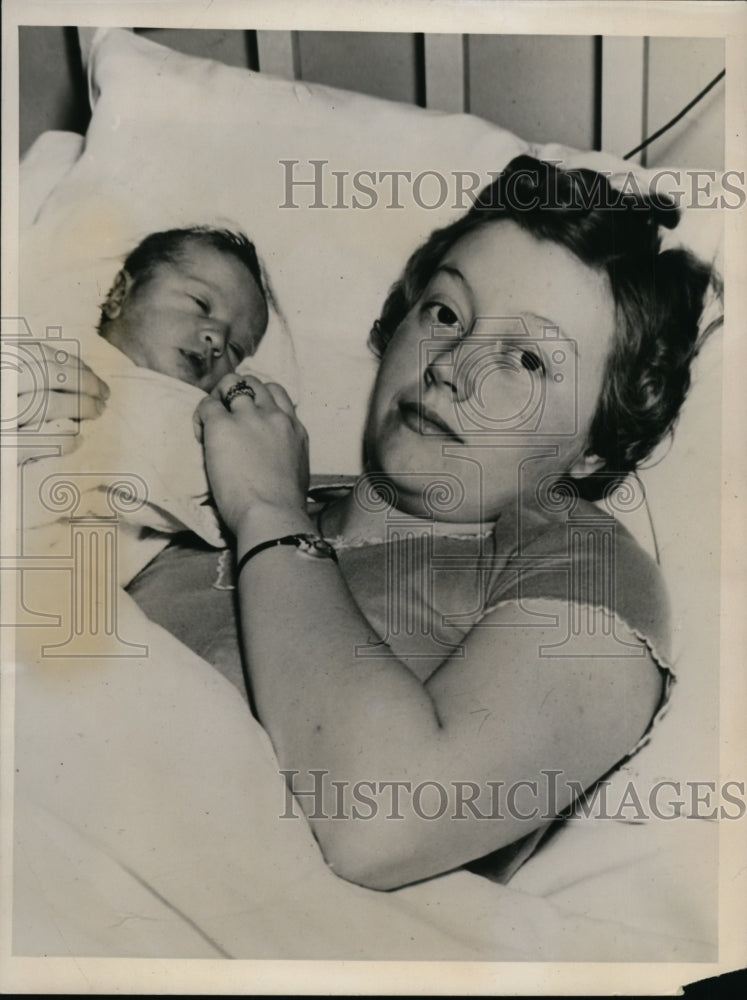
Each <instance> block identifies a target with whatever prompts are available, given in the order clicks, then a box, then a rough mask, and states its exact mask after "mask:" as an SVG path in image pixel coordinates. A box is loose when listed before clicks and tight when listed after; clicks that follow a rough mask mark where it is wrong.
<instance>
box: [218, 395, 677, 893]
mask: <svg viewBox="0 0 747 1000" xmlns="http://www.w3.org/2000/svg"><path fill="white" fill-rule="evenodd" d="M247 381H251V384H252V386H253V387H255V390H256V393H257V398H256V403H253V402H252V401H251V400H250V399H248V398H246V397H237V398H236V399H235V400H234V401H233V403H232V404H231V405H232V411H233V412H231V413H229V412H228V411H227V410H226V409H225V407H224V406H223V404H222V403H221V402H219V401H217V400H216V399H211V400H206V401H205V402H204V403H203V404H202V405H201V408H200V411H199V412H200V414H201V417H202V420H203V422H204V433H205V441H206V459H207V464H208V472H209V475H210V478H211V482H212V483H213V485H214V488H215V493H216V499H217V502H218V505H219V508H220V510H221V512H222V513H223V514H224V516H226V517H227V518H228V519H229V520H228V523H229V526H230V527H232V528H233V529H234V531H235V533H236V535H237V540H238V554H239V556H241V555H242V554H243V553H245V552H246V551H248V550H249V549H250V548H251V547H253V546H254V545H256V544H258V543H260V542H262V541H265V540H268V539H270V538H275V537H279V536H281V535H284V534H288V533H293V532H303V531H313V525H312V524H311V522H310V521H309V519H308V517H307V515H306V513H305V511H304V509H303V497H304V494H305V477H306V472H305V470H304V455H305V439H304V436H303V434H302V432H301V431H300V429H299V425H298V423H297V421H296V420H295V417H294V415H293V411H292V406H291V404H290V402H289V401H288V400H287V397H285V396H284V394H283V393H282V390H279V389H278V387H272V386H271V387H264V386H261V383H260V384H258V385H255V383H254V381H253V380H247ZM224 391H225V387H224ZM270 456H274V457H272V458H271V457H270ZM299 470H300V471H299ZM239 596H240V608H241V621H242V631H243V635H244V647H245V653H246V661H247V664H248V670H249V673H250V678H251V685H252V693H253V697H254V701H255V705H256V708H257V712H258V714H259V717H260V719H261V721H262V723H263V725H264V726H265V728H266V729H267V731H268V732H269V734H270V737H271V739H272V741H273V744H274V746H275V749H276V753H277V756H278V759H279V761H280V765H281V767H282V768H283V770H286V771H293V772H297V773H295V774H293V775H292V776H291V777H292V782H291V785H292V788H293V790H294V791H295V792H296V793H297V795H298V800H299V802H300V804H301V805H302V806H303V808H304V809H305V810H306V812H307V816H308V818H309V822H310V823H311V825H312V828H313V829H314V832H315V835H316V836H317V839H318V840H319V843H320V845H321V847H322V850H323V852H324V854H325V857H326V858H327V861H328V862H329V864H330V865H331V867H332V868H333V869H334V870H335V871H336V872H337V873H338V874H340V875H341V876H343V877H344V878H348V879H350V880H352V881H355V882H359V883H361V884H364V885H367V886H371V887H374V888H379V889H388V888H392V887H395V886H398V885H403V884H406V883H408V882H412V881H416V880H418V879H422V878H425V877H428V876H430V875H433V874H436V873H438V872H443V871H446V870H448V869H450V868H454V867H457V866H459V865H461V864H463V863H465V862H467V861H469V860H472V859H474V858H477V857H480V856H482V855H484V854H487V853H489V852H490V851H493V850H496V849H497V848H499V847H502V846H505V845H507V844H510V843H512V842H513V841H515V840H517V839H518V838H519V837H521V836H524V835H525V834H528V833H530V832H531V831H532V830H533V829H537V827H538V826H540V825H542V824H543V823H547V822H549V820H550V818H551V816H552V815H554V814H555V813H556V812H557V811H559V810H561V809H563V808H564V807H565V806H566V805H567V804H568V803H569V801H570V799H571V795H570V792H569V791H568V790H567V787H566V784H565V783H566V782H568V781H571V782H572V781H576V782H578V784H579V786H580V787H582V788H585V787H588V786H589V785H590V784H591V783H593V782H594V781H595V780H596V779H598V778H599V777H600V776H601V775H603V774H604V773H605V772H606V771H608V770H609V769H610V768H611V767H612V766H613V765H614V764H615V763H616V762H617V761H618V760H620V759H621V758H622V757H623V756H624V755H625V754H626V752H627V751H629V750H630V749H631V747H632V746H633V745H634V744H635V742H636V740H637V739H638V738H639V736H640V735H641V734H642V732H643V731H644V730H645V729H646V727H647V725H648V723H649V721H650V719H651V717H652V715H653V713H654V710H655V707H656V704H657V702H658V699H659V695H660V687H661V682H660V678H659V676H658V672H657V670H656V668H655V666H654V665H653V663H652V662H651V660H650V659H649V658H648V657H646V656H641V655H637V656H633V657H631V656H629V655H626V656H621V655H620V654H621V647H620V646H619V645H618V644H617V643H616V642H615V641H614V640H612V639H608V640H606V641H607V645H606V646H602V648H601V650H600V637H599V636H596V635H593V634H591V632H589V634H588V635H586V636H583V637H581V639H580V640H579V642H578V643H577V644H576V647H575V649H574V655H573V657H548V656H543V655H542V649H541V647H542V646H546V645H548V644H551V643H553V642H557V637H558V629H557V627H552V626H551V625H550V626H546V627H543V628H526V627H515V626H513V627H509V626H510V621H511V615H512V613H514V609H512V608H511V607H510V606H504V607H503V608H501V609H499V610H498V611H495V612H493V613H492V614H491V615H490V616H489V617H488V618H487V619H485V620H484V621H483V622H482V623H481V624H482V625H483V626H487V627H479V628H476V629H474V630H473V632H472V633H471V634H470V635H469V636H468V638H467V640H466V641H465V643H464V649H463V655H461V656H458V655H453V656H451V657H449V658H448V659H447V660H446V661H445V662H444V663H443V664H442V665H441V667H440V668H439V669H438V670H437V671H436V673H435V674H433V675H432V676H431V678H430V679H429V680H428V682H427V683H425V684H424V683H422V682H421V681H420V680H418V679H417V678H416V677H415V676H414V675H413V674H412V673H411V672H410V670H409V669H408V668H407V667H406V665H405V664H403V663H402V662H401V661H399V660H397V659H396V658H394V657H393V656H392V657H391V658H385V659H378V658H377V659H370V658H364V657H361V656H358V655H357V654H356V650H357V649H359V648H360V647H361V646H366V645H368V644H370V643H371V642H372V641H375V637H373V636H372V635H371V629H370V627H369V625H368V624H367V622H366V620H365V619H364V618H363V616H362V615H361V613H360V611H359V609H358V607H357V606H356V604H355V602H354V600H353V598H352V596H351V595H350V592H349V591H348V588H347V586H346V584H345V582H344V580H343V578H342V576H341V574H340V571H339V569H338V567H337V566H336V565H335V563H334V562H333V561H331V560H312V559H308V558H304V557H303V556H301V555H299V553H298V552H297V550H296V549H294V548H292V547H288V546H280V547H273V548H270V549H266V550H264V551H262V552H260V553H259V554H257V555H256V556H255V557H253V558H252V559H251V560H250V561H249V562H248V563H247V564H246V565H245V567H244V569H243V570H242V573H241V577H240V580H239ZM536 607H537V609H538V610H542V611H544V612H545V613H547V612H549V613H550V614H551V616H552V615H557V613H558V610H559V609H558V608H557V607H550V606H545V605H544V604H543V603H542V602H537V604H536ZM524 610H525V609H524ZM561 610H562V609H561ZM514 620H515V619H514ZM545 620H548V619H545ZM549 620H550V621H551V622H552V617H551V618H550V619H549ZM489 626H492V627H489ZM630 641H631V642H634V641H635V640H633V638H632V636H631V637H630ZM603 642H604V640H603ZM584 643H586V645H584ZM635 648H636V652H637V653H640V652H641V647H635ZM592 652H593V656H592V655H591V654H592ZM600 652H601V655H600ZM621 709H622V710H621ZM550 770H556V771H561V772H562V777H561V778H560V779H559V781H560V788H559V794H558V796H557V801H555V802H554V803H552V802H550V803H548V802H545V801H543V793H542V788H541V785H542V782H543V780H545V779H544V775H543V772H547V771H550ZM519 782H537V793H536V795H534V794H533V793H532V789H531V786H526V785H525V786H523V787H522V788H521V789H519V791H520V793H521V794H518V795H516V788H517V783H519ZM512 787H513V788H514V789H515V791H514V793H511V794H512V795H514V796H515V799H516V800H515V802H513V803H512V802H511V801H510V797H509V795H508V794H507V793H508V790H509V789H510V788H512ZM416 789H420V797H419V799H418V801H415V799H414V798H413V795H414V794H415V791H416ZM501 789H503V791H501ZM564 789H565V791H564ZM312 792H313V793H314V794H312ZM299 793H301V794H299ZM304 793H308V794H304ZM395 793H396V794H397V797H398V799H399V801H398V802H397V801H395V798H394V796H395ZM444 797H445V799H444ZM465 800H469V803H470V804H469V805H468V804H466V803H465ZM501 800H502V801H501ZM537 806H539V808H538V809H537V810H536V811H535V812H534V814H533V815H532V816H531V818H529V819H527V818H522V817H525V816H526V815H527V814H529V813H532V811H533V808H534V807H537ZM442 807H443V808H442ZM512 813H513V815H512ZM437 814H438V818H433V819H428V818H425V817H426V816H431V815H433V816H436V815H437ZM397 817H401V818H397ZM500 817H502V818H500Z"/></svg>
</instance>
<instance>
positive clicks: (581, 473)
mask: <svg viewBox="0 0 747 1000" xmlns="http://www.w3.org/2000/svg"><path fill="white" fill-rule="evenodd" d="M603 465H604V459H603V458H600V457H599V455H594V454H593V453H592V452H586V453H585V454H583V455H580V456H579V457H578V458H577V459H576V461H575V462H574V463H573V465H572V466H571V467H570V469H569V470H568V475H569V476H572V477H573V478H574V479H585V478H586V476H592V475H594V473H595V472H599V470H600V469H601V468H602V467H603Z"/></svg>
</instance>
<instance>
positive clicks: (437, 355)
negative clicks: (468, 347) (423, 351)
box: [423, 342, 467, 399]
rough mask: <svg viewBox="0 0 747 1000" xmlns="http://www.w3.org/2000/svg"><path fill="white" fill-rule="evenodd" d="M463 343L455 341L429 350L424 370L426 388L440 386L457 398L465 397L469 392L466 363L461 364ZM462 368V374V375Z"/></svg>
mask: <svg viewBox="0 0 747 1000" xmlns="http://www.w3.org/2000/svg"><path fill="white" fill-rule="evenodd" d="M460 347H461V344H460V343H459V342H454V343H451V344H449V345H448V346H447V345H444V346H443V347H439V348H438V349H437V350H429V352H428V358H427V364H426V367H425V370H424V372H423V381H424V383H425V387H426V389H433V388H438V387H439V386H441V387H443V388H444V389H446V390H448V391H449V392H450V393H452V395H453V396H454V397H455V398H456V399H462V398H464V395H465V393H466V392H467V385H466V380H465V378H464V365H463V364H460V359H459V354H460V353H463V352H462V351H461V350H460ZM460 369H461V371H462V374H461V375H460Z"/></svg>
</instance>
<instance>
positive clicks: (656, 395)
mask: <svg viewBox="0 0 747 1000" xmlns="http://www.w3.org/2000/svg"><path fill="white" fill-rule="evenodd" d="M501 220H510V221H512V222H514V223H516V224H517V225H518V226H520V227H521V229H523V230H525V231H527V232H529V233H531V234H532V235H533V236H535V237H537V238H538V239H544V240H550V241H552V242H554V243H558V244H560V245H561V246H564V247H566V248H567V249H568V250H570V251H571V252H572V253H573V254H575V256H576V257H577V258H578V259H579V260H581V261H582V262H583V263H584V264H586V265H588V266H589V267H592V268H595V269H597V270H600V271H602V272H604V273H606V275H607V276H608V278H609V283H610V287H611V290H612V295H613V297H614V302H615V308H616V313H617V322H616V336H615V341H614V345H613V348H612V351H611V353H610V357H609V359H608V361H607V368H606V371H605V375H604V380H603V384H602V391H601V394H600V398H599V402H598V405H597V409H596V413H595V414H594V417H593V419H592V423H591V428H590V432H589V441H588V453H589V454H594V455H597V456H598V457H599V458H600V459H601V460H602V463H603V465H602V468H601V470H600V471H599V472H597V473H595V474H594V475H593V476H591V477H588V479H586V480H581V481H576V483H575V485H576V488H577V489H578V491H579V492H580V493H581V494H582V495H583V496H586V497H587V498H589V499H598V498H599V497H601V496H602V495H604V494H606V493H607V492H608V491H609V490H610V489H612V488H613V487H614V486H615V485H616V484H617V483H618V482H620V481H621V480H622V479H623V478H624V477H625V476H626V475H627V474H628V473H629V472H631V471H633V470H634V469H636V468H637V467H638V466H639V465H640V463H641V462H642V461H643V460H644V459H645V458H647V457H648V456H649V455H650V454H651V452H652V451H653V449H654V448H655V447H656V445H657V444H658V443H659V442H660V441H661V440H662V439H663V438H664V437H665V436H666V435H667V434H668V433H670V432H671V431H672V430H673V428H674V425H675V423H676V420H677V416H678V414H679V411H680V408H681V406H682V403H683V402H684V399H685V396H686V394H687V391H688V388H689V386H690V366H691V363H692V361H693V359H694V357H695V355H696V354H697V351H698V348H699V346H700V344H699V340H698V329H699V320H700V316H701V312H702V309H703V302H704V297H705V293H706V291H707V289H708V286H709V283H710V282H711V279H712V275H711V269H710V268H709V267H708V266H707V265H705V264H703V263H701V262H700V261H698V260H697V259H696V258H695V257H694V256H693V255H692V254H691V253H689V252H688V251H686V250H682V249H672V250H664V251H662V250H661V246H660V244H661V238H660V232H659V231H660V227H662V226H663V227H665V228H667V229H672V228H674V227H675V226H676V225H677V222H678V221H679V212H678V211H677V208H676V206H675V204H674V202H673V201H671V200H670V199H669V198H667V197H665V196H661V195H658V196H656V197H655V198H654V197H652V196H648V197H647V196H644V195H643V194H641V192H640V191H638V190H634V191H630V190H616V189H615V188H613V187H612V186H611V185H610V183H609V181H608V180H607V178H606V177H605V176H604V175H602V174H599V173H597V172H596V171H593V170H588V169H578V170H562V169H560V168H558V167H557V166H556V165H554V164H551V163H547V162H544V161H541V160H536V159H534V158H533V157H530V156H519V157H517V158H516V159H514V160H512V161H511V163H509V164H508V166H507V167H506V169H505V170H504V171H503V172H502V173H501V174H500V175H499V176H498V177H497V178H496V180H495V181H494V182H493V183H492V184H490V185H489V186H488V187H486V188H485V189H484V190H483V191H482V192H481V194H480V195H479V197H478V198H477V200H476V201H475V203H474V205H473V206H472V208H470V210H469V211H468V213H467V214H466V215H465V216H463V217H462V218H460V219H458V220H457V221H456V222H453V223H451V225H448V226H446V227H445V228H443V229H438V230H436V231H435V232H433V233H432V234H431V235H430V236H429V237H428V239H427V240H426V242H425V243H424V244H423V245H422V246H421V247H419V249H417V250H416V251H415V253H413V255H412V256H411V257H410V259H409V261H408V262H407V265H406V267H405V270H404V272H403V274H402V276H401V277H400V279H399V280H398V281H397V282H396V283H395V284H394V286H393V287H392V288H391V290H390V292H389V295H388V297H387V299H386V302H385V303H384V307H383V310H382V313H381V316H380V317H379V319H378V320H377V321H376V323H375V324H374V327H373V329H372V331H371V335H370V338H369V344H370V346H371V347H372V349H373V351H374V352H375V353H376V354H377V356H379V357H381V356H382V355H383V353H384V351H385V350H386V347H387V345H388V343H389V341H390V340H391V338H392V336H393V334H394V332H395V330H396V329H397V327H398V326H399V324H400V323H401V322H402V320H403V319H404V318H405V316H406V315H407V313H408V312H409V311H410V309H411V308H412V307H413V305H414V304H415V303H416V302H417V301H418V299H419V298H420V296H421V295H422V294H423V292H424V291H425V288H426V286H427V284H428V282H429V281H430V279H431V277H432V275H433V273H434V271H435V270H436V268H437V267H438V265H439V263H440V262H441V260H442V259H443V257H444V255H445V254H446V253H447V252H448V251H449V250H450V249H451V247H452V246H454V244H455V243H456V242H457V241H458V240H460V239H461V238H462V237H464V236H466V235H467V234H469V233H471V232H473V231H474V230H476V229H479V228H480V227H482V226H484V225H488V224H490V223H494V222H497V221H501ZM496 280H497V281H498V280H500V278H499V276H496Z"/></svg>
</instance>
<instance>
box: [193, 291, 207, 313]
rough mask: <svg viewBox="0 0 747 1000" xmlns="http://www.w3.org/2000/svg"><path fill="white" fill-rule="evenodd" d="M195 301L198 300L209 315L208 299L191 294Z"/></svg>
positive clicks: (203, 310) (199, 304)
mask: <svg viewBox="0 0 747 1000" xmlns="http://www.w3.org/2000/svg"><path fill="white" fill-rule="evenodd" d="M190 298H191V299H192V301H193V302H196V303H197V305H198V306H199V307H200V309H201V310H202V312H204V313H205V315H206V316H207V315H208V313H209V312H210V303H209V302H208V301H207V300H206V299H201V298H200V297H199V296H198V295H190Z"/></svg>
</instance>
